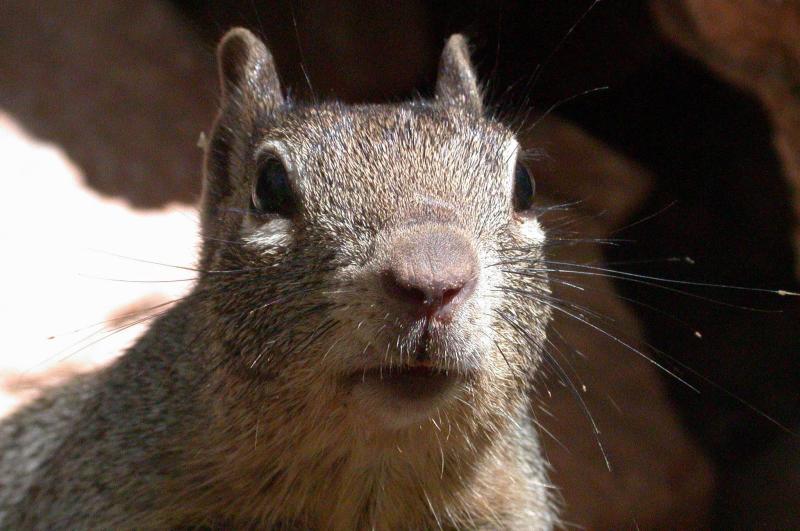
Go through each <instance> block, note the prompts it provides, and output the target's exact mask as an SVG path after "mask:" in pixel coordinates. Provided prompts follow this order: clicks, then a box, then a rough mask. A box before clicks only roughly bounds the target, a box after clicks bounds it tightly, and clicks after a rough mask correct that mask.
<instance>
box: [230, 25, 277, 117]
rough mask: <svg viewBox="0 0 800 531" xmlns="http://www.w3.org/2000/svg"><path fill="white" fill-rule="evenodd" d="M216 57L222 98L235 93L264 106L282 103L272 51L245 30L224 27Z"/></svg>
mask: <svg viewBox="0 0 800 531" xmlns="http://www.w3.org/2000/svg"><path fill="white" fill-rule="evenodd" d="M217 60H218V61H219V77H220V84H221V86H222V97H223V100H228V99H229V98H230V97H231V96H232V95H233V94H236V93H239V94H243V95H245V96H246V97H251V98H253V101H254V103H258V104H261V105H263V106H265V107H267V108H273V107H276V106H278V105H280V104H282V103H283V94H282V93H281V84H280V80H279V78H278V72H277V70H276V69H275V61H274V60H273V58H272V54H271V53H270V52H269V50H267V47H266V46H264V43H263V42H261V39H259V38H258V37H256V36H255V35H253V34H252V33H251V32H250V31H249V30H247V29H245V28H234V29H232V30H230V31H228V32H227V33H226V34H225V36H223V37H222V40H221V41H220V43H219V46H217Z"/></svg>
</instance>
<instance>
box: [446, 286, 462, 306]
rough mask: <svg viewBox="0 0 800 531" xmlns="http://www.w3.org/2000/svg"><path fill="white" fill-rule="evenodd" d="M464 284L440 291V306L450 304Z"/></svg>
mask: <svg viewBox="0 0 800 531" xmlns="http://www.w3.org/2000/svg"><path fill="white" fill-rule="evenodd" d="M463 287H464V286H457V287H454V288H449V289H446V290H444V291H443V292H442V306H447V305H448V304H450V301H452V300H453V299H455V298H456V297H457V296H458V294H459V293H461V289H462V288H463Z"/></svg>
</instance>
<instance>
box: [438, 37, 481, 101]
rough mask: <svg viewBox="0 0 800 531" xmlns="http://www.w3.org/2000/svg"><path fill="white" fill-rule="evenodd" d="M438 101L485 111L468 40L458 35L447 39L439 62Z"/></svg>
mask: <svg viewBox="0 0 800 531" xmlns="http://www.w3.org/2000/svg"><path fill="white" fill-rule="evenodd" d="M436 99H438V100H444V101H447V102H450V103H453V104H456V105H460V106H462V107H465V108H467V109H468V110H469V111H471V112H474V113H476V114H480V113H481V112H482V109H483V102H482V101H481V93H480V90H479V89H478V81H477V77H476V75H475V70H474V68H473V67H472V64H471V63H470V60H469V49H468V47H467V40H466V39H465V38H464V36H463V35H461V34H459V33H456V34H455V35H452V36H451V37H450V38H449V39H447V44H445V46H444V51H443V52H442V57H441V59H440V60H439V73H438V77H437V79H436Z"/></svg>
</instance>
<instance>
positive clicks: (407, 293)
mask: <svg viewBox="0 0 800 531" xmlns="http://www.w3.org/2000/svg"><path fill="white" fill-rule="evenodd" d="M382 281H383V287H384V289H385V290H386V292H387V293H389V295H391V296H392V297H394V298H395V299H399V300H401V301H403V302H405V303H407V304H411V305H413V306H417V307H422V306H424V305H425V302H426V301H427V299H428V297H427V295H426V294H425V292H424V291H423V290H422V289H420V288H418V287H416V286H412V285H408V284H405V283H403V282H400V281H399V280H398V279H397V277H396V276H395V275H394V274H393V273H392V272H391V271H387V272H385V273H384V274H383V276H382Z"/></svg>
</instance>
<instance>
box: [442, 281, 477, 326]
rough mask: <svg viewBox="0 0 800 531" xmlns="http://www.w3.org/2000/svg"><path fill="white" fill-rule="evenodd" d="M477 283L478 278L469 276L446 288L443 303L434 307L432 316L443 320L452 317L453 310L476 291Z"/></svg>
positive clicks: (443, 293)
mask: <svg viewBox="0 0 800 531" xmlns="http://www.w3.org/2000/svg"><path fill="white" fill-rule="evenodd" d="M476 284H477V279H476V278H469V279H467V280H466V281H465V282H463V283H462V284H460V285H458V286H455V287H450V288H448V289H445V290H444V291H443V292H442V298H441V304H440V305H438V306H437V307H436V308H434V309H433V313H432V317H435V318H436V319H439V320H442V321H446V320H448V319H450V317H452V314H453V311H454V310H455V309H456V308H457V307H458V306H460V305H461V303H462V302H464V301H465V300H467V299H468V298H469V296H470V295H472V292H473V291H475V285H476Z"/></svg>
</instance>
